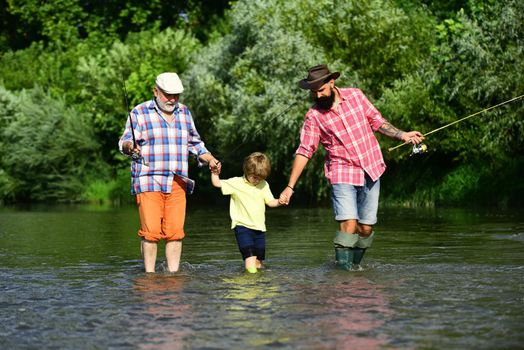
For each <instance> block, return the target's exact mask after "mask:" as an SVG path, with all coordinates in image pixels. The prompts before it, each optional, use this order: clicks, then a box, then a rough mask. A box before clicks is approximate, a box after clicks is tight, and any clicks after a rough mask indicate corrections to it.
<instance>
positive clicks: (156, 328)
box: [133, 274, 192, 350]
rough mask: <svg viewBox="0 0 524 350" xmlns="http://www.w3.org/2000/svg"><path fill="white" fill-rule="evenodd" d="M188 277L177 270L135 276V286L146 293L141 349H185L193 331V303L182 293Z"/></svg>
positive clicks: (139, 293)
mask: <svg viewBox="0 0 524 350" xmlns="http://www.w3.org/2000/svg"><path fill="white" fill-rule="evenodd" d="M186 279H187V277H186V276H184V275H180V274H179V275H175V274H145V275H144V276H141V277H137V278H135V279H134V284H133V290H134V292H135V293H136V294H138V295H139V296H141V297H142V300H143V306H144V310H143V312H144V314H143V315H142V316H140V319H142V320H146V321H145V323H144V324H142V325H141V326H140V331H141V332H142V339H143V340H142V341H141V342H140V343H139V344H136V346H137V347H138V348H139V349H174V350H178V349H184V348H185V347H186V346H185V344H184V339H186V338H187V337H189V336H190V335H191V334H192V330H191V327H189V326H187V325H190V324H191V323H192V310H191V305H190V304H188V303H187V302H185V301H184V298H183V297H181V295H182V294H183V290H184V285H185V283H186Z"/></svg>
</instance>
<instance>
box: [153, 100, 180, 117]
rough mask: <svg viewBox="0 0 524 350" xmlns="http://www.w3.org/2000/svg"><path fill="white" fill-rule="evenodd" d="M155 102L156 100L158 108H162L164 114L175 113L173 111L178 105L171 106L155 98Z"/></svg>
mask: <svg viewBox="0 0 524 350" xmlns="http://www.w3.org/2000/svg"><path fill="white" fill-rule="evenodd" d="M155 100H156V104H157V106H158V108H160V109H161V110H162V111H163V112H166V113H173V111H174V110H175V108H176V104H174V105H171V104H167V103H165V102H161V101H160V99H159V98H155Z"/></svg>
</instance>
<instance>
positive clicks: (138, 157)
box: [122, 76, 149, 166]
mask: <svg viewBox="0 0 524 350" xmlns="http://www.w3.org/2000/svg"><path fill="white" fill-rule="evenodd" d="M122 86H123V88H124V98H125V100H126V108H127V112H128V113H129V114H128V116H129V124H130V126H131V136H133V151H132V152H131V159H132V160H133V161H135V162H137V163H141V164H143V165H145V166H149V164H148V163H146V161H145V160H144V157H143V156H142V154H140V153H137V152H134V150H135V149H136V138H135V126H134V125H133V118H131V113H130V112H129V101H128V98H127V89H126V81H125V80H124V77H123V76H122Z"/></svg>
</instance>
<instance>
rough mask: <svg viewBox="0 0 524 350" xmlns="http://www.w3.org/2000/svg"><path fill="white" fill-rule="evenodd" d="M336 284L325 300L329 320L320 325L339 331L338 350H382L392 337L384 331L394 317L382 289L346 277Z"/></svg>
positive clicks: (358, 277) (356, 277)
mask: <svg viewBox="0 0 524 350" xmlns="http://www.w3.org/2000/svg"><path fill="white" fill-rule="evenodd" d="M342 279H345V281H342V282H338V283H337V284H335V285H333V286H332V288H333V293H332V294H331V295H330V296H329V298H327V300H326V313H327V314H329V315H330V317H329V318H328V319H326V320H323V321H322V322H321V325H320V326H321V327H322V328H324V327H325V328H332V327H333V328H335V329H338V331H337V333H338V336H336V337H335V338H334V339H335V342H334V344H333V345H334V348H336V349H369V350H373V349H381V348H383V347H384V346H385V345H388V343H389V338H388V337H387V335H386V334H384V332H382V331H381V327H383V326H384V325H385V324H386V322H388V320H390V319H391V317H392V316H393V311H392V310H391V309H390V308H389V305H388V300H387V297H386V295H385V294H384V291H383V290H382V288H381V287H380V286H378V285H376V284H374V283H372V282H371V281H370V280H369V279H367V278H366V277H363V276H347V277H346V278H342Z"/></svg>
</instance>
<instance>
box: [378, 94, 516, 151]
mask: <svg viewBox="0 0 524 350" xmlns="http://www.w3.org/2000/svg"><path fill="white" fill-rule="evenodd" d="M522 97H524V95H520V96H517V97H514V98H512V99H510V100H507V101H504V102H502V103H499V104H497V105H495V106H491V107H488V108H486V109H483V110H481V111H479V112H476V113H473V114H470V115H468V116H467V117H464V118H462V119H459V120H455V121H454V122H451V123H449V124H446V125H444V126H441V127H439V128H437V129H435V130H431V131H429V132H427V133H425V134H423V136H427V135H431V134H433V133H435V132H437V131H440V130H442V129H445V128H447V127H449V126H451V125H454V124H457V123H460V122H461V121H463V120H466V119H469V118H472V117H474V116H477V115H479V114H481V113H484V112H487V111H489V110H492V109H495V108H497V107H500V106H503V105H505V104H508V103H511V102H514V101H517V100H519V99H521V98H522ZM407 144H410V142H404V143H402V144H400V145H397V146H395V147H390V148H388V151H389V152H391V151H393V150H395V149H397V148H399V147H402V146H404V145H407Z"/></svg>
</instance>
